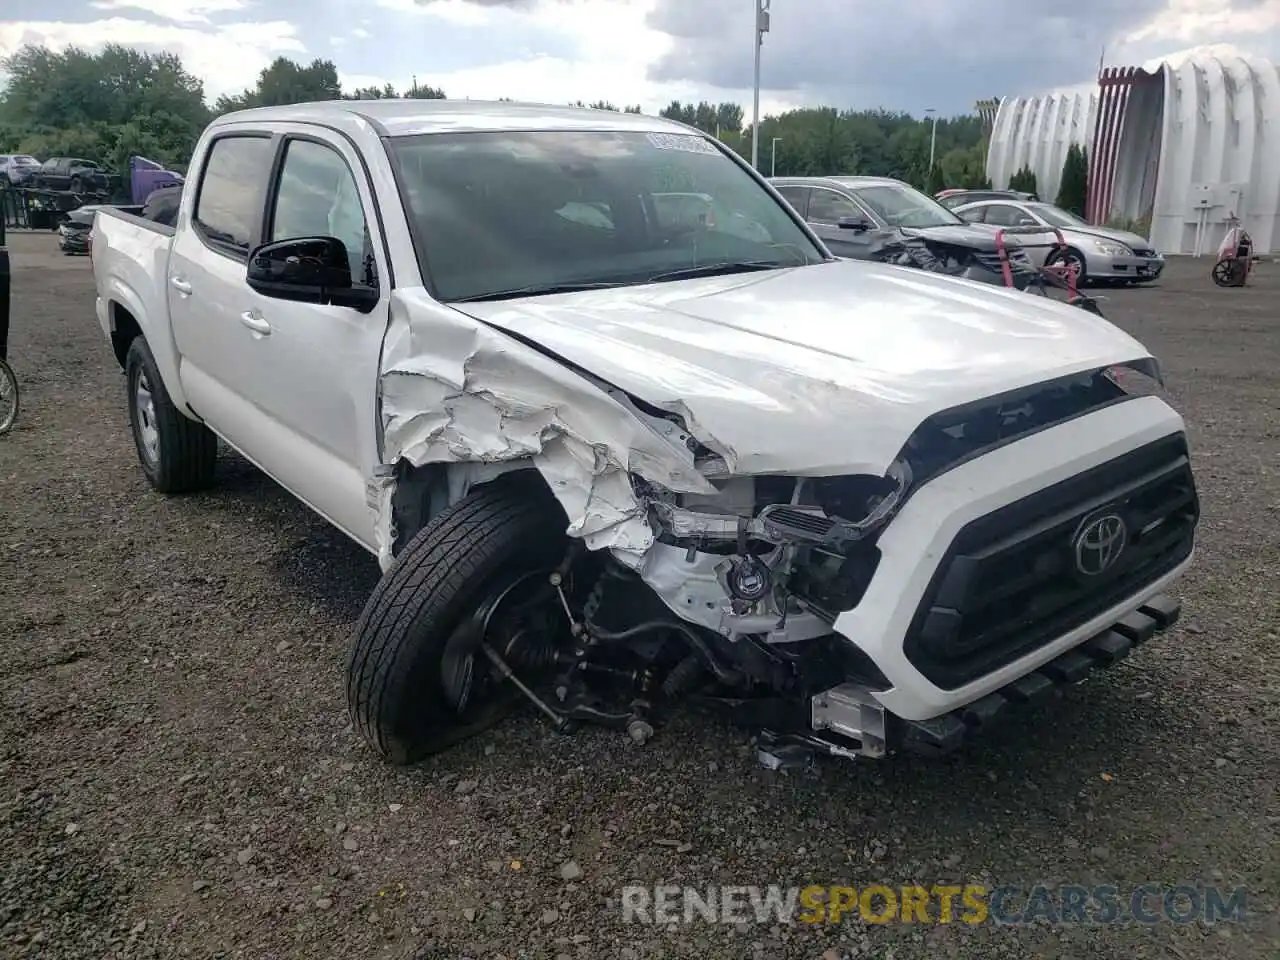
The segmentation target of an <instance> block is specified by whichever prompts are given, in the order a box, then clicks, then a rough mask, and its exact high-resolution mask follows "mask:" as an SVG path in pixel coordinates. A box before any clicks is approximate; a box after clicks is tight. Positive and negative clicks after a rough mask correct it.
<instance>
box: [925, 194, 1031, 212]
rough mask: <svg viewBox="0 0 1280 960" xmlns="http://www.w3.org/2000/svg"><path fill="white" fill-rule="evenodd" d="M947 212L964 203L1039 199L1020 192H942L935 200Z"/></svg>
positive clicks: (1024, 201)
mask: <svg viewBox="0 0 1280 960" xmlns="http://www.w3.org/2000/svg"><path fill="white" fill-rule="evenodd" d="M935 199H936V200H937V201H938V202H939V203H940V204H942V205H943V206H944V207H946V208H947V209H948V210H954V209H956V207H960V206H963V205H964V204H966V203H979V202H980V201H983V200H1018V201H1020V202H1022V203H1035V202H1036V201H1038V200H1039V199H1040V198H1039V197H1037V196H1036V195H1035V194H1034V193H1026V192H1024V191H1022V190H943V191H942V192H941V193H940V194H938V195H937V197H936V198H935Z"/></svg>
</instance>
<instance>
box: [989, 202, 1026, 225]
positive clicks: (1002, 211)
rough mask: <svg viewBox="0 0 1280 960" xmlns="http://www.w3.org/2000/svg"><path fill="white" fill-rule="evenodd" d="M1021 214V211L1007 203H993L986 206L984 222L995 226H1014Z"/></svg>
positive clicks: (1021, 216)
mask: <svg viewBox="0 0 1280 960" xmlns="http://www.w3.org/2000/svg"><path fill="white" fill-rule="evenodd" d="M1023 216H1024V214H1023V212H1022V211H1021V210H1019V209H1018V208H1017V207H1011V206H1009V205H1008V204H1007V203H993V204H992V205H991V206H989V207H987V219H986V222H987V223H990V224H994V225H995V226H997V227H1012V226H1016V225H1017V223H1018V221H1019V220H1021V219H1022V218H1023Z"/></svg>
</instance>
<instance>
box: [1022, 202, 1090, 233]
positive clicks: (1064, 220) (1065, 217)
mask: <svg viewBox="0 0 1280 960" xmlns="http://www.w3.org/2000/svg"><path fill="white" fill-rule="evenodd" d="M1026 206H1027V209H1029V210H1031V211H1032V212H1033V213H1034V214H1035V215H1036V216H1038V217H1040V218H1041V219H1042V220H1047V221H1048V222H1049V223H1051V224H1053V225H1054V226H1055V227H1087V226H1089V222H1088V221H1087V220H1081V219H1080V218H1079V217H1077V216H1076V215H1075V214H1074V213H1071V212H1069V211H1067V210H1063V209H1062V208H1061V207H1055V206H1054V205H1053V204H1051V203H1028V204H1027V205H1026Z"/></svg>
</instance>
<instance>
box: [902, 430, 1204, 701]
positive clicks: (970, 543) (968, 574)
mask: <svg viewBox="0 0 1280 960" xmlns="http://www.w3.org/2000/svg"><path fill="white" fill-rule="evenodd" d="M1107 514H1116V515H1118V516H1120V517H1121V518H1123V520H1124V522H1125V526H1126V527H1127V529H1128V531H1129V536H1128V543H1127V544H1126V546H1125V547H1124V549H1123V550H1122V552H1121V553H1120V555H1119V557H1118V559H1117V560H1116V561H1115V562H1114V563H1113V565H1112V566H1111V567H1110V568H1109V569H1108V570H1106V571H1105V572H1104V573H1102V574H1101V575H1098V576H1084V575H1082V574H1081V573H1080V572H1079V570H1078V568H1077V564H1076V552H1075V548H1074V545H1073V544H1074V540H1075V534H1076V533H1077V532H1078V531H1080V530H1081V529H1082V524H1084V522H1085V521H1086V520H1090V521H1091V520H1092V519H1093V518H1094V517H1101V516H1103V515H1107ZM1199 515H1200V504H1199V499H1198V498H1197V495H1196V488H1195V481H1194V479H1193V478H1192V475H1191V465H1190V462H1189V460H1188V457H1187V444H1186V437H1185V436H1184V435H1183V434H1176V435H1172V436H1169V437H1166V438H1164V439H1162V440H1159V441H1157V442H1155V443H1152V444H1149V445H1147V446H1145V447H1141V448H1139V449H1138V450H1134V451H1132V452H1130V453H1128V454H1125V455H1124V456H1123V457H1119V458H1117V459H1115V460H1111V461H1109V462H1107V463H1104V464H1102V465H1101V466H1098V467H1095V468H1093V469H1092V470H1089V471H1088V472H1086V473H1082V474H1079V475H1078V476H1075V477H1072V478H1070V479H1068V480H1064V481H1063V482H1061V483H1057V484H1055V485H1054V486H1052V487H1048V488H1046V489H1044V490H1041V491H1039V492H1037V493H1034V494H1032V495H1031V496H1030V497H1027V498H1026V499H1023V500H1019V501H1017V502H1016V503H1012V504H1009V505H1008V506H1006V507H1002V508H1001V509H1000V510H997V511H996V512H994V513H990V514H987V515H986V516H985V517H980V518H978V519H977V520H974V521H972V522H971V523H969V524H968V525H966V526H965V527H964V528H963V529H962V530H961V531H960V533H959V534H958V535H957V536H956V539H955V540H954V541H953V542H952V545H951V547H950V549H949V550H948V551H947V554H946V556H945V557H944V558H943V560H942V563H941V564H940V565H939V567H938V570H937V572H936V573H935V574H934V577H933V579H932V581H931V582H930V584H929V587H928V589H927V590H926V591H925V595H924V597H923V599H922V600H921V603H920V607H919V608H918V609H917V611H916V615H915V618H914V619H913V620H912V623H911V627H910V629H909V630H908V632H907V636H906V638H905V640H904V651H905V653H906V656H907V659H908V660H909V661H911V663H912V664H914V665H915V667H916V669H918V670H919V671H920V672H921V673H922V674H924V676H926V677H927V678H929V680H930V681H932V682H933V683H935V684H937V685H938V686H939V687H942V688H943V689H954V688H956V687H959V686H963V685H964V684H966V683H968V682H969V681H971V680H974V679H976V678H978V677H981V676H984V675H985V674H988V673H990V672H991V671H992V670H995V669H998V668H999V667H1001V666H1003V665H1005V664H1007V663H1011V662H1012V661H1014V660H1016V659H1018V658H1019V657H1021V656H1024V655H1026V654H1027V653H1030V652H1031V651H1033V650H1035V649H1037V648H1039V647H1042V646H1044V645H1045V644H1047V643H1050V642H1051V641H1053V640H1054V639H1056V638H1057V637H1060V636H1062V634H1064V633H1067V632H1069V631H1070V630H1072V629H1074V628H1076V627H1078V626H1080V625H1081V624H1083V623H1084V622H1086V621H1087V620H1090V619H1092V618H1093V617H1095V616H1097V615H1098V614H1100V613H1102V612H1104V611H1105V610H1107V609H1108V608H1110V607H1112V606H1114V605H1116V604H1118V603H1121V602H1123V601H1124V600H1125V598H1127V597H1129V596H1132V595H1133V594H1134V593H1136V592H1138V591H1139V590H1141V589H1142V588H1143V587H1144V586H1146V585H1147V584H1149V583H1151V582H1152V581H1154V580H1156V579H1157V578H1159V577H1160V576H1162V575H1163V574H1165V573H1168V572H1169V571H1170V570H1172V569H1174V568H1175V567H1177V566H1178V564H1180V563H1181V562H1182V561H1184V560H1185V559H1186V558H1187V557H1188V556H1189V555H1190V554H1191V549H1192V545H1193V541H1194V535H1195V526H1196V522H1197V521H1198V520H1199Z"/></svg>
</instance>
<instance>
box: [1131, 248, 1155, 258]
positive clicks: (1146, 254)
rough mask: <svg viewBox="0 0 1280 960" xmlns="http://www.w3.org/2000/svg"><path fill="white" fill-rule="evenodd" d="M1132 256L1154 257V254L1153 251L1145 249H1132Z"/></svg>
mask: <svg viewBox="0 0 1280 960" xmlns="http://www.w3.org/2000/svg"><path fill="white" fill-rule="evenodd" d="M1133 255H1134V256H1135V257H1154V256H1155V255H1156V252H1155V251H1154V250H1151V249H1148V248H1147V247H1134V248H1133Z"/></svg>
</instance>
